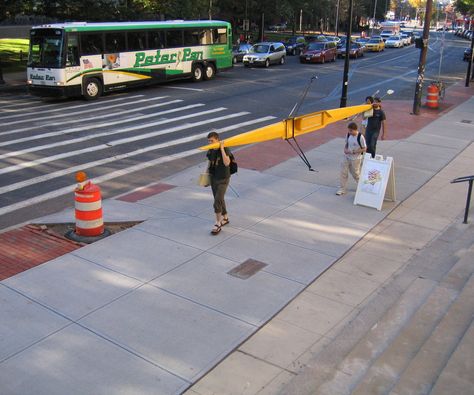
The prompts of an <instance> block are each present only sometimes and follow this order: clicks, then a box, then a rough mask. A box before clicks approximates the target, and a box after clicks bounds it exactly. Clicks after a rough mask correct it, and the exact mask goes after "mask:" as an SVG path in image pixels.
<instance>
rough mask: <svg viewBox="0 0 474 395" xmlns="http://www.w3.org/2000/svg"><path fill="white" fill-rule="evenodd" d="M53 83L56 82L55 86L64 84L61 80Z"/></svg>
mask: <svg viewBox="0 0 474 395" xmlns="http://www.w3.org/2000/svg"><path fill="white" fill-rule="evenodd" d="M55 84H56V85H57V86H64V82H61V81H58V82H55Z"/></svg>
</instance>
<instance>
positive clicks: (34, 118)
mask: <svg viewBox="0 0 474 395" xmlns="http://www.w3.org/2000/svg"><path fill="white" fill-rule="evenodd" d="M150 100H155V99H141V100H136V101H133V102H127V103H121V104H113V105H111V106H102V107H98V106H95V107H93V108H90V109H87V110H82V111H74V112H72V113H71V112H68V113H66V114H57V115H49V116H45V117H33V118H29V117H28V114H21V115H18V116H21V117H26V118H27V119H22V120H20V121H11V122H3V119H5V118H8V117H4V118H1V117H0V122H2V126H7V125H17V124H19V123H25V122H30V121H31V120H33V121H35V122H36V121H41V120H43V119H53V118H65V117H70V116H71V115H79V114H86V113H91V112H96V111H103V110H108V109H111V108H116V107H123V106H131V105H135V104H138V103H143V102H148V101H150ZM69 108H71V107H68V109H69ZM61 110H64V109H61ZM12 116H13V115H12ZM16 116H17V115H15V117H16Z"/></svg>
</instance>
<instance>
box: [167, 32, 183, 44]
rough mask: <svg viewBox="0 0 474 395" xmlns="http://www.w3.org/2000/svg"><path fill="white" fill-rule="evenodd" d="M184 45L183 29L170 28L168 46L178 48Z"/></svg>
mask: <svg viewBox="0 0 474 395" xmlns="http://www.w3.org/2000/svg"><path fill="white" fill-rule="evenodd" d="M182 46H183V31H182V30H168V31H167V32H166V47H167V48H176V47H182Z"/></svg>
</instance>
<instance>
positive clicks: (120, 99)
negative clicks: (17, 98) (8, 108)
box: [0, 95, 145, 119]
mask: <svg viewBox="0 0 474 395" xmlns="http://www.w3.org/2000/svg"><path fill="white" fill-rule="evenodd" d="M144 96H145V95H135V96H129V97H118V98H116V99H110V100H107V101H106V102H105V101H104V102H99V103H85V104H78V105H75V106H68V107H61V108H54V109H52V110H46V111H42V112H43V113H50V112H58V111H64V110H69V109H74V108H82V107H97V105H98V104H107V103H110V102H116V101H122V100H126V99H134V98H137V97H144ZM36 114H37V111H34V112H23V113H21V114H13V115H7V116H0V119H10V118H18V117H25V116H28V115H32V116H35V115H36ZM45 118H48V117H45ZM37 119H38V118H37Z"/></svg>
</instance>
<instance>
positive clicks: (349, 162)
mask: <svg viewBox="0 0 474 395" xmlns="http://www.w3.org/2000/svg"><path fill="white" fill-rule="evenodd" d="M347 129H348V133H347V136H346V144H345V145H344V159H343V160H342V163H341V174H340V184H339V189H338V191H337V192H336V195H338V196H340V195H344V194H345V193H346V187H347V179H348V177H349V171H350V172H351V175H352V177H354V180H355V181H356V182H358V181H359V174H360V166H361V164H362V157H363V155H364V153H365V151H366V149H367V146H366V144H365V138H364V136H363V135H362V134H361V133H359V131H358V130H357V124H356V123H355V122H351V123H350V124H349V125H347Z"/></svg>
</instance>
